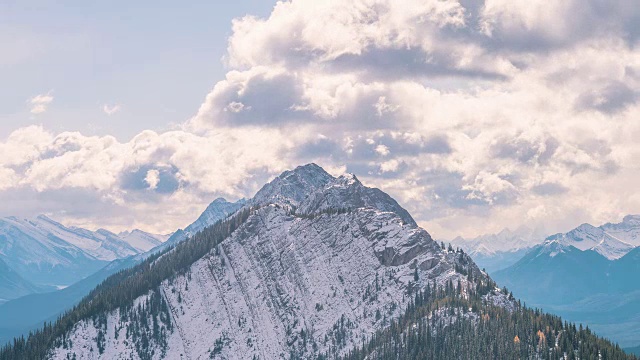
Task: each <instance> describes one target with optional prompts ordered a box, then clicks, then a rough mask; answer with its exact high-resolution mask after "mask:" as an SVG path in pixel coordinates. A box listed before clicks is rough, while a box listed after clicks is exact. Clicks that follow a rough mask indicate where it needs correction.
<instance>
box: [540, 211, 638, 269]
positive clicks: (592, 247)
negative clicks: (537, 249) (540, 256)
mask: <svg viewBox="0 0 640 360" xmlns="http://www.w3.org/2000/svg"><path fill="white" fill-rule="evenodd" d="M636 219H638V217H637V216H632V215H629V216H626V217H625V218H624V220H623V222H622V223H618V224H605V225H602V226H600V227H595V226H593V225H591V224H586V223H585V224H582V225H580V226H578V227H577V228H575V229H573V230H571V231H569V232H567V233H564V234H563V233H560V234H555V235H552V236H550V237H548V238H547V239H546V240H545V243H544V244H543V245H544V246H545V247H546V248H550V247H549V244H558V245H559V246H560V247H570V246H571V247H574V248H576V249H578V250H581V251H595V252H597V253H598V254H600V255H602V256H604V257H606V258H607V259H609V260H615V259H619V258H621V257H623V256H624V255H626V254H627V253H628V252H629V251H631V250H633V249H634V248H635V247H637V246H638V245H640V239H639V238H640V227H638V226H636V223H635V222H634V221H635V220H636ZM553 249H554V250H553V251H551V252H549V254H550V255H551V256H555V254H558V253H559V252H561V251H560V250H559V247H558V246H554V247H553Z"/></svg>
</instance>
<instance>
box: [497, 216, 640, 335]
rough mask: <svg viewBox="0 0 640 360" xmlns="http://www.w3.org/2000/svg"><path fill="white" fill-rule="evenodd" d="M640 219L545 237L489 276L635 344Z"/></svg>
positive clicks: (639, 324)
mask: <svg viewBox="0 0 640 360" xmlns="http://www.w3.org/2000/svg"><path fill="white" fill-rule="evenodd" d="M638 245H640V216H637V215H629V216H626V217H625V218H624V219H623V221H622V222H621V223H617V224H605V225H602V226H599V227H595V226H592V225H589V224H583V225H580V226H578V227H577V228H575V229H573V230H571V231H569V232H567V233H562V234H556V235H553V236H550V237H548V238H547V239H546V240H545V241H544V242H543V243H542V244H540V245H537V246H535V247H534V248H533V249H532V250H530V251H529V252H528V253H527V254H526V255H525V256H524V257H523V258H522V259H520V260H519V261H518V262H516V263H515V264H513V265H512V266H510V267H508V268H506V269H503V270H500V271H497V272H495V273H493V277H494V279H495V280H496V281H497V282H498V284H500V285H501V286H507V287H508V288H509V289H510V290H512V291H513V293H514V295H516V296H517V297H519V298H520V299H522V300H523V301H526V302H527V304H529V305H533V306H538V307H542V308H543V309H545V310H548V311H552V312H554V313H558V314H560V315H562V316H563V317H565V318H567V319H569V320H571V321H576V322H584V323H585V324H588V325H589V326H590V327H591V328H593V329H595V330H596V331H598V333H600V334H602V335H605V336H608V337H610V338H612V339H614V340H616V341H619V342H620V343H621V344H622V345H623V346H637V345H638V344H640V281H638V279H639V278H640V247H638Z"/></svg>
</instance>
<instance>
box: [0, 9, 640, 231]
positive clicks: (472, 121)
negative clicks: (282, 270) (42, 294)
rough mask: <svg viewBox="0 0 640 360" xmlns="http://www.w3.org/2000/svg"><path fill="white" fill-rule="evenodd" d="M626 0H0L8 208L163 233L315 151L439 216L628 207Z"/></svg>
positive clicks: (418, 210) (635, 150) (633, 82)
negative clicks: (68, 0) (63, 2)
mask: <svg viewBox="0 0 640 360" xmlns="http://www.w3.org/2000/svg"><path fill="white" fill-rule="evenodd" d="M638 24H640V7H639V6H635V5H634V2H633V1H628V0H566V1H562V2H548V1H541V0H509V1H507V0H484V1H478V0H420V1H417V0H402V1H397V0H348V1H347V0H327V1H313V0H292V1H280V2H275V1H266V0H262V1H260V0H243V1H236V2H233V4H230V2H224V3H222V2H195V1H194V2H188V4H178V3H175V2H168V1H166V2H165V1H160V2H146V1H140V2H134V3H132V2H125V1H116V2H108V3H106V2H102V3H100V2H95V3H93V4H87V2H79V1H78V2H73V4H69V3H67V4H66V6H62V5H60V4H58V3H56V2H53V1H20V2H18V1H14V2H11V1H9V2H6V1H5V2H3V3H2V4H0V52H1V53H2V54H3V56H2V57H0V79H2V86H0V216H10V215H14V216H24V217H30V216H35V215H37V214H41V213H44V214H47V215H49V216H51V217H53V218H55V219H58V220H61V221H62V222H64V223H65V224H71V225H78V226H85V227H88V228H98V227H104V228H108V229H112V230H124V229H131V228H141V229H143V230H147V231H152V232H158V233H166V232H170V231H173V230H175V229H177V228H182V227H184V226H186V225H188V224H189V223H191V222H192V221H193V220H195V219H196V218H197V216H198V215H199V213H200V212H201V211H202V210H204V208H205V207H206V205H207V204H208V203H209V202H211V201H212V200H213V199H215V198H217V197H219V196H222V197H225V198H227V199H229V200H236V199H239V198H242V197H251V196H252V195H253V194H254V193H255V191H257V190H258V189H259V187H260V186H262V185H263V184H264V183H265V182H267V181H269V180H270V179H272V178H273V177H275V176H276V175H278V174H279V173H280V172H282V171H284V170H286V169H291V168H293V167H295V166H297V165H301V164H305V163H309V162H315V163H317V164H319V165H321V166H323V167H324V168H325V169H326V170H328V171H329V172H331V173H332V174H336V175H339V174H341V173H344V172H351V173H354V174H356V175H357V176H358V178H359V179H360V180H361V181H362V182H363V183H365V184H366V185H368V186H375V187H379V188H380V189H382V190H384V191H385V192H387V193H389V194H390V195H391V196H393V197H394V198H395V199H396V200H398V202H399V203H400V204H401V205H403V206H404V207H405V208H407V210H409V212H410V213H411V214H412V215H413V216H414V218H416V220H417V221H418V223H419V224H421V225H422V226H423V227H424V228H425V229H426V230H427V231H429V232H430V233H431V234H432V235H434V236H435V237H436V238H452V237H454V236H457V235H463V236H466V237H471V236H475V235H479V234H483V233H491V232H498V231H500V230H502V229H503V228H505V227H509V228H512V229H513V228H516V227H518V226H521V225H526V226H529V227H534V228H538V227H542V228H544V229H545V230H546V231H547V232H548V233H554V232H559V231H567V230H569V229H571V228H573V227H575V226H577V225H579V224H581V223H585V222H589V223H592V224H595V225H599V224H602V223H605V222H617V221H620V220H621V219H622V217H623V216H624V215H626V214H637V213H640V193H639V192H638V191H637V189H638V183H640V161H638V160H639V159H640V141H638V140H639V139H640V118H639V115H640V103H639V101H638V100H639V98H640V49H639V45H640V44H639V41H640V25H638Z"/></svg>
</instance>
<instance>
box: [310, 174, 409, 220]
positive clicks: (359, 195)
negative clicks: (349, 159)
mask: <svg viewBox="0 0 640 360" xmlns="http://www.w3.org/2000/svg"><path fill="white" fill-rule="evenodd" d="M358 208H374V209H378V210H379V211H389V212H393V213H395V214H397V215H398V216H399V217H400V218H401V219H402V220H403V221H404V222H405V223H407V224H412V225H416V222H415V221H414V220H413V218H412V217H411V215H409V213H408V212H407V211H406V210H405V209H403V208H402V207H401V206H400V205H398V203H397V202H396V201H395V200H393V198H392V197H391V196H389V195H387V194H385V193H384V192H382V191H380V190H379V189H375V188H368V187H366V186H364V185H362V183H361V182H360V181H359V180H358V178H356V177H355V175H352V174H346V175H342V176H340V177H339V178H337V179H332V180H331V181H329V182H328V183H326V184H325V185H324V186H323V187H319V188H317V189H316V190H315V192H313V193H311V195H310V196H308V197H307V199H306V200H305V201H303V202H302V203H301V204H300V207H299V212H301V213H303V214H312V213H314V212H320V211H324V210H327V209H358Z"/></svg>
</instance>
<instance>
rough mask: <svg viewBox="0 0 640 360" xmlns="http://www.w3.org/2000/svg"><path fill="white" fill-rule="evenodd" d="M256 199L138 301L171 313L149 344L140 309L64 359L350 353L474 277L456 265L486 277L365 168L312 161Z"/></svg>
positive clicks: (78, 343)
mask: <svg viewBox="0 0 640 360" xmlns="http://www.w3.org/2000/svg"><path fill="white" fill-rule="evenodd" d="M249 204H251V205H252V206H256V207H258V210H256V211H255V212H253V213H252V215H250V216H249V218H248V219H247V220H246V221H245V222H244V223H243V224H242V225H241V226H240V227H239V228H238V229H237V230H236V231H234V232H233V233H232V235H231V236H230V237H228V238H227V239H225V240H224V241H222V242H221V243H220V245H219V246H218V247H217V248H215V249H214V251H212V252H210V253H209V254H207V255H206V256H204V257H202V258H201V259H199V260H198V261H196V262H195V263H193V264H192V265H191V267H190V268H189V270H188V271H187V272H186V273H185V274H183V275H176V276H174V277H172V278H170V279H166V280H165V281H164V282H162V284H161V286H159V287H158V288H157V289H155V290H153V291H152V292H151V293H149V294H148V295H146V296H143V297H141V298H139V299H137V300H136V304H138V305H140V306H143V307H144V306H151V305H150V304H152V303H156V302H159V303H161V304H163V305H162V306H160V308H164V309H166V314H169V315H167V316H164V317H163V316H162V315H161V314H162V312H160V314H155V315H153V314H152V315H151V318H150V319H147V322H149V323H153V324H154V325H153V326H151V325H150V326H149V329H152V328H158V329H159V330H157V329H156V330H149V336H148V338H147V340H146V341H147V342H148V346H146V347H145V348H144V351H142V352H141V350H140V346H139V341H140V340H136V339H134V338H133V337H130V335H129V334H130V332H129V330H128V329H130V328H132V327H133V326H140V325H139V324H138V325H136V323H139V319H138V320H136V315H135V313H136V311H137V310H136V309H139V308H138V307H136V306H132V307H127V308H120V309H117V310H115V311H112V312H109V313H106V314H103V316H102V317H99V318H100V319H98V318H94V319H87V320H83V321H81V322H79V323H77V324H76V325H75V326H74V328H73V330H72V331H71V332H70V333H69V334H68V335H67V336H65V339H64V341H61V342H59V344H58V346H57V348H56V349H55V350H54V351H53V352H52V353H51V355H52V357H53V358H66V357H67V356H72V354H76V356H77V358H85V359H95V358H105V359H117V358H140V357H144V356H145V355H149V356H150V357H151V358H154V359H155V358H168V359H179V358H188V359H205V358H211V357H220V358H226V359H252V358H260V359H275V358H293V357H295V358H297V357H312V356H315V355H318V354H331V353H333V354H339V353H342V352H344V351H346V350H347V349H350V348H352V347H353V346H355V345H360V344H362V341H363V340H364V339H366V338H367V337H369V336H371V335H372V334H373V333H374V332H375V331H376V330H378V329H380V328H381V327H384V326H385V325H388V324H389V322H390V320H391V319H393V318H395V317H397V316H398V315H399V314H400V313H401V311H402V310H403V309H404V308H405V306H406V304H407V303H408V301H409V299H410V298H411V297H412V294H413V293H414V292H415V291H416V290H417V289H420V288H421V287H423V286H426V284H427V283H429V284H433V283H434V282H435V283H438V284H445V283H446V282H448V281H450V280H451V281H452V282H453V283H455V284H457V283H458V281H459V282H460V283H461V284H466V281H467V280H466V279H467V277H466V275H463V274H461V273H459V272H456V269H458V270H459V269H464V271H465V272H472V273H475V274H477V275H480V271H479V270H478V268H477V267H476V266H475V264H473V262H472V261H471V260H470V258H469V257H468V256H467V255H465V254H462V253H455V252H447V251H446V250H443V249H441V248H440V247H439V246H438V245H437V244H436V243H435V242H434V241H433V240H432V239H431V236H430V235H429V234H428V233H427V232H426V231H425V230H423V229H421V228H419V227H418V226H417V225H416V224H415V222H414V221H413V219H412V218H411V216H410V215H409V214H408V213H407V212H406V211H405V210H404V209H402V208H401V207H400V206H399V205H398V204H397V203H396V202H395V201H394V200H393V199H392V198H391V197H389V196H388V195H386V194H384V193H383V192H382V191H380V190H377V189H370V188H367V187H365V186H363V185H362V184H361V183H360V182H359V181H358V180H357V179H356V178H355V176H353V175H346V176H342V177H339V178H337V179H336V178H333V177H331V176H330V175H329V174H327V173H326V172H324V170H322V169H321V168H320V167H318V166H316V165H313V164H312V165H307V166H304V167H300V168H297V169H295V170H293V171H288V172H285V173H284V174H282V175H281V176H279V177H278V178H276V179H275V180H274V181H272V182H271V183H269V184H267V185H265V187H264V188H263V189H262V190H260V191H259V192H258V193H257V194H256V196H255V197H254V198H253V199H252V200H250V201H249ZM187 241H191V240H187ZM480 276H483V275H480ZM150 299H156V300H153V301H152V300H150ZM145 304H146V305H145ZM156 316H157V318H156Z"/></svg>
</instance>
